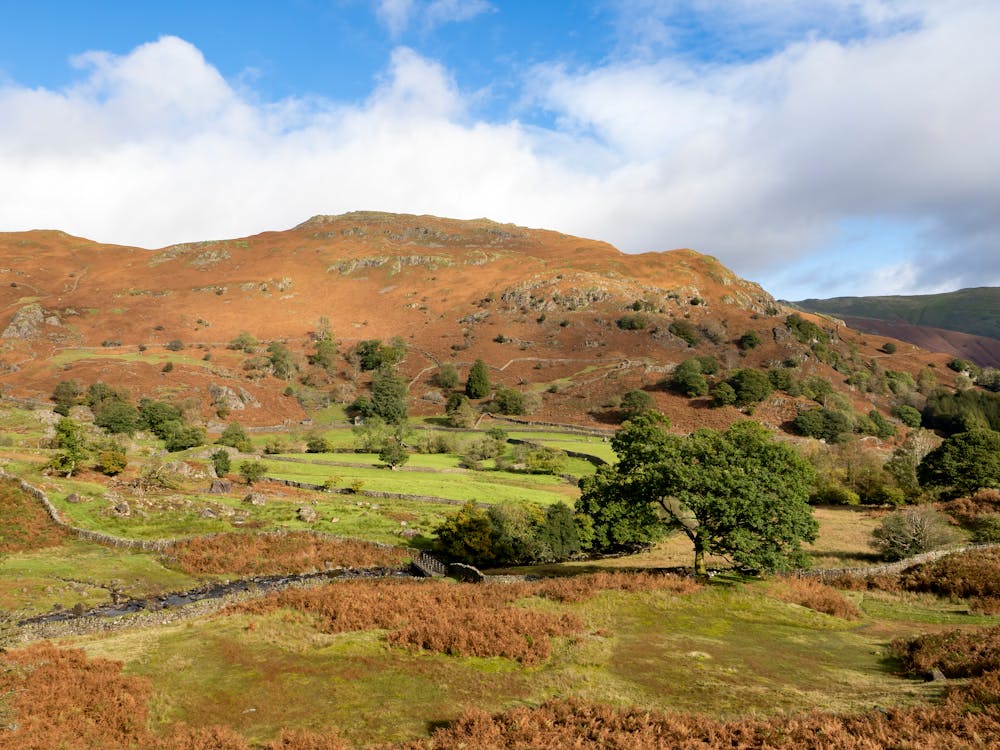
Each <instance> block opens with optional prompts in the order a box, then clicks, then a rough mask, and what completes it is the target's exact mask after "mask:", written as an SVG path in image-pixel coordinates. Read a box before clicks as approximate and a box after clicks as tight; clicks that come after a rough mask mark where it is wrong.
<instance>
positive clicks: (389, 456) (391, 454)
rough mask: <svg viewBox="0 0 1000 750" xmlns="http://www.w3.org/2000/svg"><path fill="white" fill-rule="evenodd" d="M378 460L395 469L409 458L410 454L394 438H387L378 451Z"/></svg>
mask: <svg viewBox="0 0 1000 750" xmlns="http://www.w3.org/2000/svg"><path fill="white" fill-rule="evenodd" d="M378 460H379V461H381V462H382V463H384V464H385V465H386V466H388V467H390V468H392V469H395V468H396V467H397V466H402V465H403V464H405V463H406V462H407V461H409V460H410V454H409V453H407V452H406V448H404V447H403V444H402V443H401V442H399V441H398V440H395V439H390V440H387V441H386V443H385V445H383V446H382V450H380V451H379V453H378Z"/></svg>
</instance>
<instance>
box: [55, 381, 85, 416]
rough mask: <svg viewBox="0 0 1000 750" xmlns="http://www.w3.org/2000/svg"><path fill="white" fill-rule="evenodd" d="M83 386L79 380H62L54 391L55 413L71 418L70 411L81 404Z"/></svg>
mask: <svg viewBox="0 0 1000 750" xmlns="http://www.w3.org/2000/svg"><path fill="white" fill-rule="evenodd" d="M82 395H83V386H81V385H80V382H79V381H77V380H60V381H59V382H58V383H56V387H55V388H53V389H52V400H53V401H55V402H56V407H55V413H56V414H60V415H62V416H64V417H68V416H69V410H70V409H71V408H72V407H74V406H76V405H77V404H78V403H80V397H81V396H82Z"/></svg>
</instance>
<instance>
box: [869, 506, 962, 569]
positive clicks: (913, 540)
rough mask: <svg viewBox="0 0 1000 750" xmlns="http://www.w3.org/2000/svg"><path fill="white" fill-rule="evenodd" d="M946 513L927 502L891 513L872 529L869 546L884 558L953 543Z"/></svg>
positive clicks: (897, 557) (954, 534) (953, 532)
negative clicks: (870, 544)
mask: <svg viewBox="0 0 1000 750" xmlns="http://www.w3.org/2000/svg"><path fill="white" fill-rule="evenodd" d="M958 538H959V534H958V533H957V531H956V530H955V529H953V528H952V526H951V524H950V523H949V522H948V518H947V516H945V515H944V514H943V513H941V512H939V511H936V510H934V508H933V507H931V506H929V505H924V506H918V507H915V508H906V509H905V510H901V511H897V512H895V513H891V514H889V515H888V516H886V517H885V519H883V521H882V523H881V524H880V525H879V527H878V528H876V529H875V530H874V531H872V546H874V547H875V548H876V549H877V550H878V551H879V552H880V553H881V555H882V557H884V558H885V559H886V560H903V559H905V558H907V557H912V556H913V555H919V554H921V553H923V552H930V551H931V550H935V549H939V548H941V547H944V546H947V545H948V544H952V543H954V542H956V541H957V540H958Z"/></svg>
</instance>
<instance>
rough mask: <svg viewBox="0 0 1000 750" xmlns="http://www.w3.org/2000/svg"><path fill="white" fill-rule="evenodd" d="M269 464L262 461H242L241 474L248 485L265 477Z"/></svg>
mask: <svg viewBox="0 0 1000 750" xmlns="http://www.w3.org/2000/svg"><path fill="white" fill-rule="evenodd" d="M266 473H267V465H266V464H264V463H262V462H260V461H240V476H241V477H243V481H244V482H246V483H247V484H248V485H252V484H253V483H254V482H257V481H260V480H261V479H263V477H264V475H265V474H266Z"/></svg>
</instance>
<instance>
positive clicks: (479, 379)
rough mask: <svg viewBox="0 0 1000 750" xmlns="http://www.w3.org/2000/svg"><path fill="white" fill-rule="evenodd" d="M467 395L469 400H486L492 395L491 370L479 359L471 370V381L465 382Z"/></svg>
mask: <svg viewBox="0 0 1000 750" xmlns="http://www.w3.org/2000/svg"><path fill="white" fill-rule="evenodd" d="M465 395H466V396H468V397H469V398H485V397H486V396H489V395H490V370H489V368H488V367H487V366H486V363H485V362H483V360H481V359H477V360H476V361H475V362H474V363H473V365H472V369H470V370H469V379H468V380H466V381H465Z"/></svg>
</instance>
